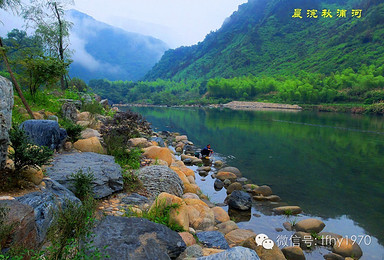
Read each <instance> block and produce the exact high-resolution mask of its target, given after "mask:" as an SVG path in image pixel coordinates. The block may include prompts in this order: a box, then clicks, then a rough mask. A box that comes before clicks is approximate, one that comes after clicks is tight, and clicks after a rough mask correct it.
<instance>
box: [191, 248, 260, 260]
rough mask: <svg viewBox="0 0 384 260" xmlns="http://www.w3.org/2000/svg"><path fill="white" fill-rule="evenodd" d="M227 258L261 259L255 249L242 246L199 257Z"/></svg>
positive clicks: (203, 259)
mask: <svg viewBox="0 0 384 260" xmlns="http://www.w3.org/2000/svg"><path fill="white" fill-rule="evenodd" d="M227 259H249V260H251V259H252V260H260V258H259V256H258V255H257V254H256V252H255V251H253V250H251V249H249V248H245V247H242V246H236V247H232V248H230V249H228V250H225V251H224V252H221V253H217V254H213V255H209V256H204V257H199V258H197V260H227Z"/></svg>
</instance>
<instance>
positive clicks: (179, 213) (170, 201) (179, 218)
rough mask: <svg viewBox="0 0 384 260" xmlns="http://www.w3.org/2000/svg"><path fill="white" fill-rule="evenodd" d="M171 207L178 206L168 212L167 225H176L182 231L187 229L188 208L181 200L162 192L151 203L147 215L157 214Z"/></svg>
mask: <svg viewBox="0 0 384 260" xmlns="http://www.w3.org/2000/svg"><path fill="white" fill-rule="evenodd" d="M171 205H178V206H177V208H171V209H170V210H169V224H177V225H179V226H181V227H183V229H184V230H188V229H189V216H188V208H187V206H186V204H185V202H184V201H183V199H181V198H179V197H177V196H175V195H172V194H169V193H166V192H162V193H160V195H159V196H157V198H156V200H155V201H154V202H153V204H152V206H151V208H150V209H149V214H152V213H155V212H158V211H159V210H162V209H164V208H166V207H169V206H171Z"/></svg>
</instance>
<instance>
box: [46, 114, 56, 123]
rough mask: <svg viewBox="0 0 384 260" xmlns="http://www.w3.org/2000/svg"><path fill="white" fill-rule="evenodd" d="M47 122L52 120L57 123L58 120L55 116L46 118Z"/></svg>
mask: <svg viewBox="0 0 384 260" xmlns="http://www.w3.org/2000/svg"><path fill="white" fill-rule="evenodd" d="M47 120H52V121H56V122H59V118H58V117H57V116H55V115H50V116H48V118H47Z"/></svg>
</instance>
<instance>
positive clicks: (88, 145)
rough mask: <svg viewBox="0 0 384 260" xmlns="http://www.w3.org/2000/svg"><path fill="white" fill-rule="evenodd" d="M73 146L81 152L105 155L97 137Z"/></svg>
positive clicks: (82, 140)
mask: <svg viewBox="0 0 384 260" xmlns="http://www.w3.org/2000/svg"><path fill="white" fill-rule="evenodd" d="M73 146H74V147H75V148H76V149H77V150H79V151H81V152H91V153H101V154H102V153H104V149H103V146H101V143H100V140H99V138H97V137H91V138H88V139H81V140H78V141H77V142H75V143H74V144H73Z"/></svg>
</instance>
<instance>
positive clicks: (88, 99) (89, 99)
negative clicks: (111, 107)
mask: <svg viewBox="0 0 384 260" xmlns="http://www.w3.org/2000/svg"><path fill="white" fill-rule="evenodd" d="M81 99H82V100H83V102H84V103H85V104H89V103H92V97H91V95H89V94H84V95H82V96H81ZM100 102H101V101H100Z"/></svg>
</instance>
